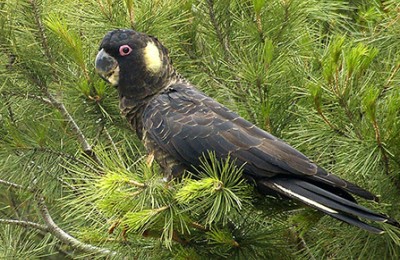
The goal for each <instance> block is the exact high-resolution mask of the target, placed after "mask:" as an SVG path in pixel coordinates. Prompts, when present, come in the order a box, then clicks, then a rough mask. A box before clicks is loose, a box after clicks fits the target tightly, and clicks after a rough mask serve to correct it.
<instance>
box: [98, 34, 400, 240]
mask: <svg viewBox="0 0 400 260" xmlns="http://www.w3.org/2000/svg"><path fill="white" fill-rule="evenodd" d="M96 69H97V71H98V72H99V74H100V75H101V76H102V77H103V78H104V79H106V80H107V81H109V82H110V83H111V84H113V85H114V86H116V87H117V89H118V92H119V98H120V108H121V112H122V113H123V114H124V115H125V116H126V117H127V119H128V121H129V122H130V123H131V125H132V127H133V128H134V130H135V131H136V133H137V134H138V136H139V138H141V139H142V141H143V142H144V145H145V147H146V149H147V151H148V153H149V154H152V155H154V157H155V159H156V161H157V162H158V163H159V164H160V166H161V167H162V169H163V172H164V173H165V175H166V176H167V177H168V178H171V177H179V176H180V175H181V174H182V173H183V171H184V170H185V169H187V170H193V168H197V167H198V166H199V165H200V158H201V156H202V155H204V154H207V153H208V152H210V151H212V152H214V153H215V155H216V157H217V158H218V159H223V158H226V157H227V156H228V155H230V156H231V158H234V159H235V162H236V163H237V164H238V165H243V164H244V166H243V174H244V177H245V178H247V179H251V180H253V182H254V183H255V184H256V185H257V188H258V190H260V191H261V192H270V191H274V192H277V193H279V194H282V195H284V196H287V197H289V198H292V199H295V200H298V201H301V202H303V203H305V204H307V205H309V206H311V207H314V208H316V209H318V210H320V211H322V212H324V213H325V214H328V215H330V216H332V217H335V218H337V219H340V220H342V221H344V222H347V223H349V224H351V225H354V226H358V227H360V228H363V229H365V230H368V231H370V232H374V233H381V232H382V230H381V229H380V228H377V227H375V226H373V225H370V224H367V223H365V222H363V221H362V220H360V219H359V218H362V219H366V220H368V221H372V222H387V223H388V224H391V225H394V226H399V223H398V222H397V221H396V220H394V219H392V218H389V217H387V216H386V215H384V214H380V213H376V212H374V211H372V210H370V209H367V208H365V207H363V206H361V205H358V204H357V203H356V200H355V199H354V197H353V196H352V194H353V195H357V196H359V197H362V198H365V199H368V200H376V197H375V196H374V195H373V194H372V193H370V192H369V191H367V190H365V189H363V188H361V187H358V186H357V185H355V184H352V183H350V182H348V181H346V180H343V179H341V178H339V177H337V176H335V175H333V174H330V173H328V172H326V171H325V170H324V169H322V168H321V167H319V166H318V165H316V164H315V163H313V162H312V161H311V160H310V159H308V158H307V157H306V156H305V155H303V154H302V153H300V152H299V151H297V150H296V149H294V148H293V147H291V146H289V145H288V144H286V143H285V142H283V141H282V140H280V139H278V138H276V137H274V136H272V135H271V134H269V133H267V132H265V131H263V130H262V129H260V128H258V127H257V126H255V125H254V124H252V123H250V122H248V121H246V120H245V119H243V118H241V117H240V116H239V115H237V114H236V113H234V112H232V111H230V110H229V109H227V108H226V107H224V106H223V105H221V104H220V103H218V102H216V101H215V100H213V99H212V98H210V97H208V96H207V95H205V94H204V93H202V92H200V91H199V90H197V89H196V88H195V87H194V86H193V85H191V84H190V83H188V82H187V81H186V80H185V79H184V78H182V77H181V76H180V75H179V74H178V73H177V72H176V71H175V69H174V68H173V66H172V62H171V60H170V59H169V56H168V51H167V49H166V48H165V47H164V46H163V45H162V44H161V43H160V42H159V41H158V40H157V39H156V38H154V37H151V36H148V35H146V34H143V33H139V32H135V31H133V30H114V31H111V32H109V33H108V34H107V35H106V36H105V37H104V39H103V41H102V43H101V46H100V51H99V54H98V55H97V57H96Z"/></svg>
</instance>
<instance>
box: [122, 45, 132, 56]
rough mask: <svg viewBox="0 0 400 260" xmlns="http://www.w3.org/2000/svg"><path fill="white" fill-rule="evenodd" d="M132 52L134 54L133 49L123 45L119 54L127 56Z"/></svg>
mask: <svg viewBox="0 0 400 260" xmlns="http://www.w3.org/2000/svg"><path fill="white" fill-rule="evenodd" d="M131 52H132V48H131V47H129V45H122V46H121V47H119V54H120V55H121V56H126V55H128V54H129V53H131Z"/></svg>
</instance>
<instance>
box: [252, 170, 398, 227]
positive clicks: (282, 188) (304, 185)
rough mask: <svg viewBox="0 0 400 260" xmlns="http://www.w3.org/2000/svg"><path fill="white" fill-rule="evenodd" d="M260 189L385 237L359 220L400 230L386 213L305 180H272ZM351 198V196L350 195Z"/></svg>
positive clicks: (264, 183) (259, 183) (262, 182)
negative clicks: (299, 202)
mask: <svg viewBox="0 0 400 260" xmlns="http://www.w3.org/2000/svg"><path fill="white" fill-rule="evenodd" d="M258 186H259V188H262V187H265V188H268V189H271V190H273V191H275V192H278V193H279V194H283V195H285V196H287V197H289V198H291V199H294V200H298V201H301V202H303V203H305V204H307V205H309V206H311V207H313V208H315V209H317V210H319V211H322V212H324V213H325V214H327V215H330V216H332V217H334V218H336V219H339V220H341V221H344V222H346V223H348V224H350V225H353V226H356V227H359V228H361V229H364V230H367V231H369V232H372V233H376V234H382V233H383V232H384V231H383V230H382V229H380V228H378V227H375V226H373V225H370V224H368V223H365V222H363V221H361V220H360V218H362V219H365V220H368V221H372V222H382V223H388V224H390V225H393V226H396V227H400V223H399V222H397V221H396V220H394V219H392V218H390V217H388V216H386V215H384V214H380V213H377V212H374V211H372V210H370V209H368V208H366V207H363V206H361V205H359V204H357V203H356V202H355V200H354V201H352V200H349V199H347V198H345V197H341V196H339V195H337V194H335V193H333V192H331V191H328V190H325V189H323V188H321V187H318V186H317V185H316V184H313V183H310V182H307V181H305V180H302V179H288V178H271V179H265V180H260V181H258ZM348 196H350V197H351V195H350V194H348ZM348 196H347V197H348Z"/></svg>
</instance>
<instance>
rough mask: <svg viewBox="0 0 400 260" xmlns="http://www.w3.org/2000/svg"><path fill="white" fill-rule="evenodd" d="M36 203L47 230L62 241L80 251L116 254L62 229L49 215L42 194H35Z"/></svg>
mask: <svg viewBox="0 0 400 260" xmlns="http://www.w3.org/2000/svg"><path fill="white" fill-rule="evenodd" d="M35 200H36V203H37V206H38V209H39V212H40V215H41V217H42V219H43V221H44V222H45V223H46V226H47V228H48V232H49V233H50V234H52V235H53V236H55V237H56V238H58V239H59V240H60V241H61V242H62V243H64V244H67V245H70V246H71V247H73V248H75V249H79V250H81V251H82V252H85V253H90V254H100V255H111V256H115V255H117V252H115V251H111V250H110V249H106V248H101V247H97V246H93V245H90V244H85V243H83V242H81V241H79V240H78V239H76V238H74V237H73V236H71V235H70V234H68V233H67V232H65V231H64V230H62V229H61V228H60V227H59V226H58V225H57V224H56V223H55V222H54V220H53V218H52V217H51V215H50V212H49V210H48V208H47V206H46V203H45V200H44V198H43V196H41V195H36V198H35Z"/></svg>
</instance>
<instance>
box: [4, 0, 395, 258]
mask: <svg viewBox="0 0 400 260" xmlns="http://www.w3.org/2000/svg"><path fill="white" fill-rule="evenodd" d="M399 21H400V3H399V2H398V0H387V1H378V0H348V1H346V0H329V1H328V0H322V1H321V0H253V1H250V0H245V1H243V0H219V1H218V0H205V1H195V0H177V1H175V0H174V1H172V0H157V1H153V0H141V1H134V0H124V1H112V0H89V1H82V0H66V1H53V0H20V1H16V0H0V187H1V189H0V258H1V257H4V258H6V259H27V258H29V259H35V258H36V259H38V258H45V259H76V258H82V257H89V255H90V257H91V258H95V257H99V258H103V257H107V258H115V259H121V258H123V257H124V256H126V257H128V258H135V259H166V258H167V259H210V258H213V259H218V258H235V259H303V258H306V259H399V257H400V238H399V231H398V230H397V231H396V230H393V229H389V228H388V227H384V228H386V229H387V232H386V234H384V235H381V236H376V235H371V234H368V233H366V232H364V231H361V230H357V229H356V228H354V227H350V226H348V225H346V224H343V223H340V222H338V221H336V220H334V219H332V218H329V217H322V216H321V215H320V214H318V213H316V212H314V211H313V210H310V209H304V208H302V207H299V205H295V204H293V203H292V202H290V201H282V200H279V199H274V198H261V197H258V196H257V195H255V193H254V192H253V188H252V187H251V186H250V185H249V184H247V183H245V182H243V181H242V180H241V179H240V178H239V176H240V172H241V169H236V168H234V167H232V165H231V164H230V163H229V160H228V161H225V162H216V161H213V162H212V163H211V164H206V163H205V164H204V166H203V168H202V169H199V171H200V172H201V178H200V179H199V180H191V179H190V175H189V174H188V175H187V176H185V177H184V178H183V180H181V181H174V182H171V183H169V184H166V183H164V182H162V181H161V176H162V173H160V171H159V169H158V167H157V165H152V166H149V165H147V164H146V158H145V154H144V153H143V148H142V146H141V144H140V142H139V140H138V139H137V138H136V136H135V134H134V133H133V132H132V131H131V130H130V129H129V126H128V124H127V123H126V122H125V120H124V118H122V117H121V115H120V114H119V110H118V98H117V92H116V90H115V89H113V88H112V87H110V86H108V85H106V84H105V83H104V82H103V81H102V80H101V79H100V78H99V77H98V76H97V75H96V73H95V71H94V62H93V61H94V58H95V55H96V53H97V50H98V46H99V43H100V41H101V39H102V37H103V36H104V35H105V33H106V32H107V31H109V30H112V29H115V28H133V29H135V30H138V31H142V32H146V33H148V34H151V35H155V36H156V37H157V38H158V39H159V40H161V41H162V42H163V43H164V45H165V46H167V47H168V49H169V51H170V55H171V57H172V59H173V61H174V65H175V67H176V68H177V69H178V71H179V72H180V73H181V74H183V75H184V76H185V77H186V78H188V79H189V80H190V81H191V82H192V83H193V84H194V85H196V86H197V87H198V88H200V89H201V90H202V91H204V92H206V93H207V94H208V95H210V96H211V97H213V98H215V99H217V100H218V101H220V102H221V103H223V104H224V105H226V106H228V107H229V108H231V109H233V110H235V111H238V112H239V114H240V115H241V116H243V117H245V118H246V119H248V120H250V121H251V122H253V123H255V124H257V125H258V126H260V127H261V128H263V129H265V130H267V131H269V132H271V133H272V134H274V135H276V136H278V137H279V138H281V139H283V140H285V141H287V142H288V143H289V144H291V145H293V146H295V147H296V148H298V149H299V150H300V151H302V152H303V153H305V154H307V155H308V156H309V157H310V158H312V159H313V160H314V161H315V162H317V163H318V164H319V165H321V166H323V167H324V168H326V169H327V170H329V171H332V172H334V173H336V174H337V175H339V176H341V177H343V178H345V179H348V180H351V181H354V182H356V183H358V184H359V185H361V186H363V187H365V188H367V189H369V190H371V191H373V192H374V193H376V194H378V195H379V196H380V197H381V201H382V203H380V204H377V203H369V204H367V206H369V207H372V208H374V209H376V210H378V211H381V212H384V213H387V214H389V215H391V216H393V217H395V218H397V219H400V207H399V206H400V202H399V201H400V200H399V198H400V148H399V147H400V73H399V69H400V44H399V43H400V22H399ZM221 187H223V188H221ZM362 203H363V204H365V203H364V202H362ZM49 219H51V220H52V221H53V222H51V221H50V220H49ZM53 224H54V225H53ZM57 228H59V229H60V230H61V231H60V230H58V229H57ZM59 231H60V232H59ZM63 232H64V233H63ZM68 234H70V235H71V236H72V238H71V237H68V236H67V235H68Z"/></svg>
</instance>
